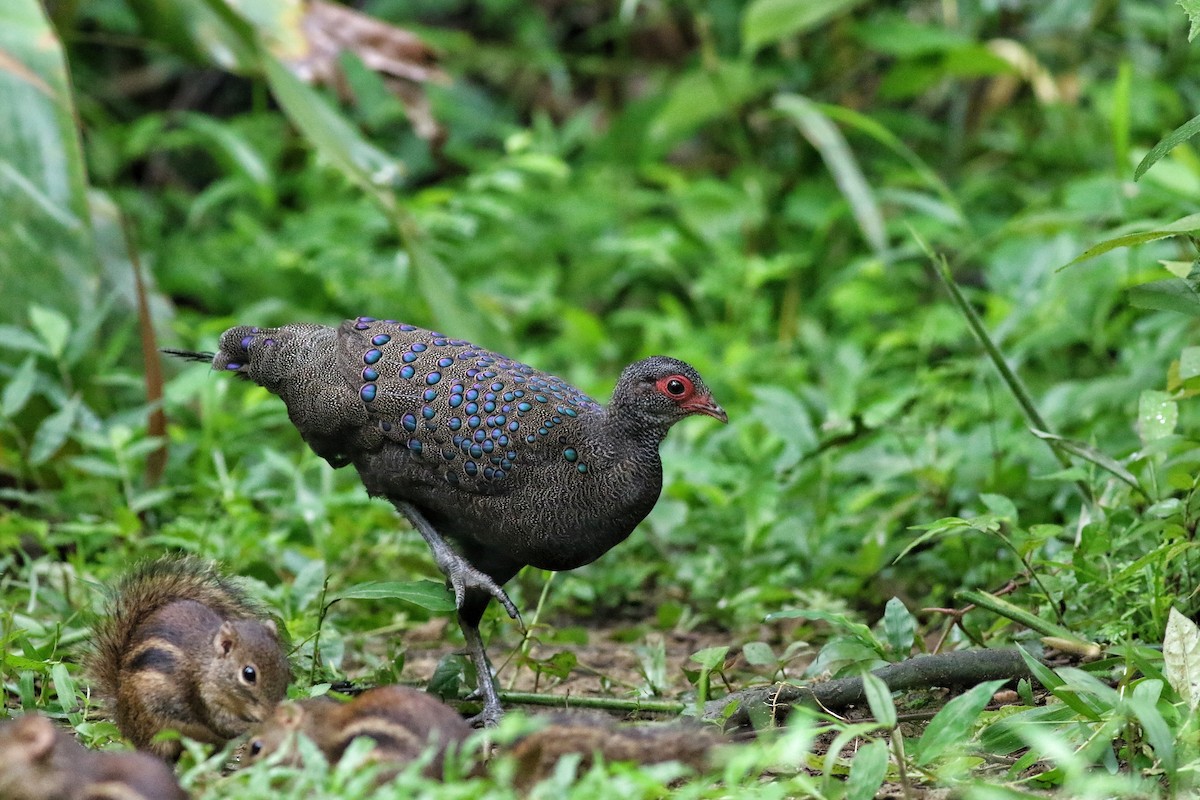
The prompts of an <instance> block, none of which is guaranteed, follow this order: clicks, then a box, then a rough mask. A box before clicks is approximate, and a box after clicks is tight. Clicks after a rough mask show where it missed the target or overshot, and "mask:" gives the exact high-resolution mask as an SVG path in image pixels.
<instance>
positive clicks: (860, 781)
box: [846, 739, 888, 800]
mask: <svg viewBox="0 0 1200 800" xmlns="http://www.w3.org/2000/svg"><path fill="white" fill-rule="evenodd" d="M887 768H888V747H887V742H884V741H882V740H881V739H875V740H873V741H871V742H868V743H867V744H865V745H863V746H862V747H860V748H858V752H857V753H855V754H854V761H853V762H852V763H851V764H850V776H849V777H848V778H846V800H871V798H873V797H875V796H876V794H877V793H878V792H879V787H880V786H882V785H883V779H884V778H886V777H887Z"/></svg>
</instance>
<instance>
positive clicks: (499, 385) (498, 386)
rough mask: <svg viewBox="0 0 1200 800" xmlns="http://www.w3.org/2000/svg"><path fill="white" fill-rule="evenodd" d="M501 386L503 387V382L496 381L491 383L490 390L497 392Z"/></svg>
mask: <svg viewBox="0 0 1200 800" xmlns="http://www.w3.org/2000/svg"><path fill="white" fill-rule="evenodd" d="M503 388H504V384H503V383H501V382H500V381H496V382H495V383H493V384H492V391H493V392H498V391H500V390H501V389H503Z"/></svg>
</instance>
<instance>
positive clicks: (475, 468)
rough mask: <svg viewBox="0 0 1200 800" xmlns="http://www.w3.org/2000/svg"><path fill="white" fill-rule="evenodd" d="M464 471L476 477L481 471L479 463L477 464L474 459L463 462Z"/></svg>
mask: <svg viewBox="0 0 1200 800" xmlns="http://www.w3.org/2000/svg"><path fill="white" fill-rule="evenodd" d="M463 472H465V473H467V474H468V475H470V476H472V477H474V476H475V474H476V473H478V472H479V465H477V464H476V463H475V462H474V461H467V462H465V463H464V464H463Z"/></svg>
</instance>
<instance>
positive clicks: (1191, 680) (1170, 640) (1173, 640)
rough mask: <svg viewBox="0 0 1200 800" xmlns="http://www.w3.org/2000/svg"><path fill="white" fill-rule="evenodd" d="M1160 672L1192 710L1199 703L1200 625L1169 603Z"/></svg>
mask: <svg viewBox="0 0 1200 800" xmlns="http://www.w3.org/2000/svg"><path fill="white" fill-rule="evenodd" d="M1163 674H1164V675H1165V676H1166V678H1167V682H1168V683H1170V684H1171V688H1172V689H1174V690H1175V694H1177V695H1179V697H1180V699H1182V700H1183V702H1184V703H1185V704H1187V707H1188V708H1189V709H1191V710H1192V711H1195V710H1196V707H1197V706H1200V628H1197V627H1196V623H1195V622H1192V620H1190V619H1188V618H1187V617H1185V616H1184V615H1183V614H1180V613H1179V612H1178V611H1176V610H1175V608H1174V606H1172V607H1171V611H1170V614H1169V615H1168V616H1167V630H1166V633H1165V634H1164V635H1163Z"/></svg>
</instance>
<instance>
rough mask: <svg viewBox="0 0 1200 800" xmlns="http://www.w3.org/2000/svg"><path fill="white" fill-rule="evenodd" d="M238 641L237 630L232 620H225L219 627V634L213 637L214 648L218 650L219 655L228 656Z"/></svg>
mask: <svg viewBox="0 0 1200 800" xmlns="http://www.w3.org/2000/svg"><path fill="white" fill-rule="evenodd" d="M236 642H237V631H235V630H234V629H233V623H232V622H230V621H229V620H225V621H224V622H222V623H221V627H220V628H218V629H217V635H216V636H214V637H213V649H214V650H216V651H217V655H218V656H227V655H229V651H230V650H232V649H233V645H234V643H236Z"/></svg>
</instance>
